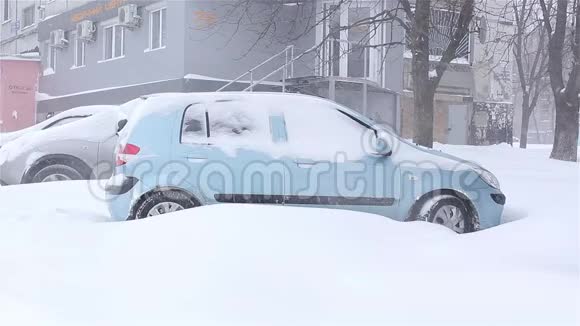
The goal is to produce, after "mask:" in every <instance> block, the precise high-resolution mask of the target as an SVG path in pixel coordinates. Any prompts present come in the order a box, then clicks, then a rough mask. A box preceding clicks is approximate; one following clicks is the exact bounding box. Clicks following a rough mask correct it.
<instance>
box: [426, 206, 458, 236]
mask: <svg viewBox="0 0 580 326" xmlns="http://www.w3.org/2000/svg"><path fill="white" fill-rule="evenodd" d="M432 222H433V223H435V224H441V225H444V226H446V227H448V228H450V229H451V230H453V231H455V232H457V233H463V232H465V217H464V216H463V213H462V212H461V209H460V208H459V207H457V206H453V205H445V206H441V207H440V208H439V210H438V211H437V213H435V216H433V221H432Z"/></svg>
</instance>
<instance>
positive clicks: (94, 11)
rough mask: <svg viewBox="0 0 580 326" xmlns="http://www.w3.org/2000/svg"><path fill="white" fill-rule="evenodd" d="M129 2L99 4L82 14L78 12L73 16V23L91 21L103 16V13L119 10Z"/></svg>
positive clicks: (111, 1) (116, 0)
mask: <svg viewBox="0 0 580 326" xmlns="http://www.w3.org/2000/svg"><path fill="white" fill-rule="evenodd" d="M125 2H127V0H110V1H108V2H107V3H104V4H97V5H95V6H94V7H91V8H88V9H84V10H82V11H80V12H77V13H75V14H73V15H72V16H71V21H72V22H73V23H78V22H80V21H83V20H85V19H89V18H91V17H93V16H97V15H100V14H102V13H103V12H106V11H110V10H114V9H117V8H119V7H121V6H122V5H124V4H125Z"/></svg>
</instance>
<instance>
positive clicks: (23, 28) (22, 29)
mask: <svg viewBox="0 0 580 326" xmlns="http://www.w3.org/2000/svg"><path fill="white" fill-rule="evenodd" d="M34 27H36V23H33V24H30V25H26V26H24V27H22V28H20V32H26V31H27V30H31V29H33V28H34Z"/></svg>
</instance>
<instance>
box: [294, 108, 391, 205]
mask: <svg viewBox="0 0 580 326" xmlns="http://www.w3.org/2000/svg"><path fill="white" fill-rule="evenodd" d="M305 117H307V118H305ZM284 118H285V125H286V128H287V138H288V141H287V146H288V148H289V153H291V156H290V159H289V160H290V161H291V162H290V164H289V167H290V168H289V174H288V175H287V181H286V186H287V189H289V192H288V193H287V196H286V199H285V204H287V205H307V206H316V207H327V208H341V209H352V210H360V211H366V212H372V213H378V214H383V215H388V214H391V213H393V212H394V211H393V206H394V204H395V199H394V189H395V187H394V184H393V183H394V180H393V178H392V175H393V173H394V167H393V165H392V163H391V161H390V160H389V158H388V157H385V156H378V155H375V154H374V153H372V152H370V151H369V150H367V149H366V147H365V142H368V138H369V137H374V136H375V134H374V133H375V132H374V130H372V129H370V127H369V126H367V125H364V124H363V123H361V121H357V120H356V119H355V118H353V117H352V116H350V115H348V114H345V113H344V112H342V111H340V110H338V109H337V108H336V107H333V106H332V105H331V104H330V103H328V102H322V101H321V102H320V103H317V104H316V105H313V104H310V105H303V104H301V103H295V104H294V105H290V106H289V107H288V108H287V109H286V110H285V116H284Z"/></svg>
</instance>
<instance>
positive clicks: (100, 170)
mask: <svg viewBox="0 0 580 326" xmlns="http://www.w3.org/2000/svg"><path fill="white" fill-rule="evenodd" d="M121 108H122V107H121ZM121 108H120V107H118V106H114V107H108V108H103V107H101V108H100V109H99V110H96V111H95V110H92V112H90V111H91V110H90V109H83V110H80V111H82V112H76V113H83V114H76V113H75V112H74V111H73V112H68V111H67V112H68V113H67V114H65V115H61V116H60V117H59V116H58V115H57V116H55V117H53V118H52V119H51V121H49V122H48V123H47V122H43V123H42V124H43V126H41V127H38V125H37V126H34V127H31V128H32V130H28V131H27V132H21V133H19V134H18V135H17V137H14V138H13V139H12V140H10V141H8V142H6V143H4V144H3V146H2V147H1V148H0V184H2V185H13V184H20V183H36V182H49V181H63V180H83V179H94V178H107V177H109V176H110V175H111V174H112V169H113V167H114V151H115V148H116V145H117V132H118V130H119V129H120V128H122V127H123V125H124V123H125V122H126V115H127V111H126V110H122V109H121ZM73 110H74V109H73ZM77 111H79V110H77ZM71 114H72V115H71Z"/></svg>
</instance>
